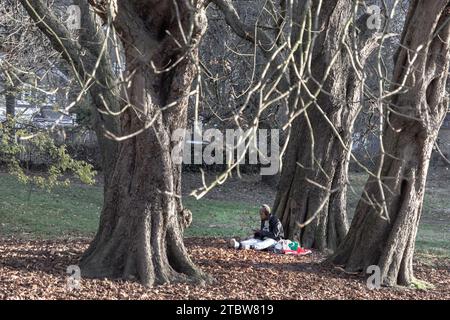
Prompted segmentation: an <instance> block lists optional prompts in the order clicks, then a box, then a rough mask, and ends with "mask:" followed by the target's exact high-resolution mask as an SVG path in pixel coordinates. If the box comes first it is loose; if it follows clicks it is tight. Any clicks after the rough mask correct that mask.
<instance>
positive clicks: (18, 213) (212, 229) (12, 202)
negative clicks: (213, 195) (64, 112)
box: [0, 174, 450, 257]
mask: <svg viewBox="0 0 450 320" xmlns="http://www.w3.org/2000/svg"><path fill="white" fill-rule="evenodd" d="M364 182H365V177H364V176H361V175H355V176H353V177H352V183H353V185H354V187H355V189H356V190H355V194H352V193H350V195H349V210H350V212H352V211H353V209H354V207H355V206H356V203H357V201H358V198H359V195H360V193H361V188H362V186H363V185H364ZM432 191H433V192H429V193H427V196H426V199H425V205H424V213H423V218H422V221H421V225H420V228H419V234H418V238H417V249H418V250H419V251H421V252H423V253H432V254H438V255H441V256H447V257H450V232H449V231H450V223H449V221H450V217H449V208H450V198H449V197H448V196H447V192H446V190H441V189H436V190H432ZM184 203H185V205H186V206H187V207H188V208H189V209H191V211H192V212H193V215H194V219H193V224H192V226H191V227H190V228H189V229H188V230H187V232H186V236H188V237H189V236H224V237H228V236H245V235H248V234H249V233H250V230H251V229H252V228H254V227H256V226H258V215H257V207H256V206H255V205H256V204H248V203H238V202H233V201H229V202H228V201H216V200H199V201H196V200H195V199H193V198H187V199H185V200H184ZM101 205H102V189H101V187H98V186H77V185H73V186H71V187H69V188H58V189H56V190H53V191H52V192H51V193H49V192H46V191H42V190H35V189H34V190H31V192H30V188H29V187H28V186H23V185H21V184H20V183H18V182H17V181H16V180H15V179H14V178H13V177H11V176H8V175H5V174H0V236H2V235H4V236H7V235H13V234H14V235H21V236H27V237H32V238H35V237H42V238H49V237H50V238H51V237H62V236H67V235H72V236H91V235H93V234H94V233H95V231H96V228H97V224H98V217H99V212H100V209H101Z"/></svg>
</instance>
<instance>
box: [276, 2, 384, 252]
mask: <svg viewBox="0 0 450 320" xmlns="http://www.w3.org/2000/svg"><path fill="white" fill-rule="evenodd" d="M299 3H301V1H299ZM301 9H302V8H301V6H300V5H299V6H298V7H297V8H296V11H295V10H294V13H293V15H294V16H297V15H300V12H301V11H302V10H301ZM303 10H304V9H303ZM312 10H313V12H314V13H315V12H317V3H315V4H314V5H313V9H312ZM296 12H297V13H296ZM351 16H352V1H350V0H339V1H325V2H323V3H322V8H321V11H320V14H319V16H318V19H319V21H318V26H317V30H321V33H320V34H319V35H318V37H317V38H316V39H315V42H314V51H313V56H312V58H311V59H312V61H311V64H312V65H311V70H312V73H313V74H312V75H313V77H314V79H315V80H316V81H319V82H321V81H322V79H324V78H325V74H326V69H327V68H328V67H329V66H330V65H331V64H332V60H333V58H334V56H335V55H337V58H336V60H335V61H334V64H333V66H332V67H331V72H330V74H329V75H328V77H327V78H326V79H325V81H324V85H323V89H324V90H325V91H326V92H329V93H330V94H326V93H320V94H319V96H318V98H317V100H316V102H315V103H316V104H317V105H315V103H314V102H313V103H312V105H310V106H309V107H308V109H307V111H305V112H304V113H303V114H300V115H299V116H297V117H296V118H295V119H294V121H293V122H292V127H291V135H290V139H289V142H288V146H287V151H286V154H285V156H284V159H283V167H282V173H281V178H280V183H279V187H278V193H277V197H276V200H275V203H274V210H275V212H276V213H277V215H278V216H279V217H280V219H281V221H282V223H283V226H284V228H285V232H286V234H285V235H286V237H288V238H290V239H295V240H298V241H300V243H301V244H302V245H303V246H305V247H310V248H316V249H319V250H325V249H329V250H334V249H335V248H336V247H337V245H339V243H340V242H341V241H342V239H343V238H344V236H345V235H346V233H347V230H348V222H347V214H346V202H347V201H346V200H347V199H346V190H347V188H346V185H347V181H348V165H349V152H348V150H351V143H352V139H351V136H352V130H353V125H354V123H355V120H356V117H357V115H358V113H359V111H360V108H361V99H362V98H363V97H362V90H361V87H362V79H359V78H358V77H357V76H356V72H355V70H354V69H353V67H352V65H351V62H350V58H349V53H348V52H347V51H346V50H345V49H344V48H343V47H342V45H341V41H342V38H343V36H344V35H345V34H348V32H349V30H348V28H347V23H348V22H349V20H350V19H351ZM363 25H364V23H363V24H362V26H363ZM298 32H300V31H299V30H296V29H295V28H294V30H293V33H294V35H295V34H296V33H298ZM360 37H361V39H360V47H361V50H360V52H359V55H360V61H361V64H362V65H364V63H365V61H366V59H367V58H368V56H369V55H370V53H371V52H372V51H373V49H374V48H375V47H376V41H375V40H374V38H371V37H370V36H369V37H367V34H364V35H363V34H361V35H360ZM297 59H298V56H297ZM294 77H295V76H294V75H292V77H291V78H294ZM306 85H307V87H308V89H309V90H310V92H315V91H316V90H317V88H318V87H317V84H316V83H315V82H314V80H309V81H308V83H307V84H306ZM304 91H305V90H304V89H303V88H302V89H300V97H301V100H302V101H300V102H297V100H295V98H296V97H292V98H291V101H294V102H293V103H292V104H291V113H295V112H297V111H298V110H301V109H303V108H304V107H305V105H306V104H307V103H309V102H311V98H310V97H309V96H308V94H307V93H304ZM319 107H320V108H321V110H319ZM322 112H323V113H324V114H325V115H326V116H327V117H328V118H329V120H330V121H331V123H332V125H330V124H329V123H327V121H326V119H325V117H324V115H323V114H322ZM332 126H334V129H333V127H332Z"/></svg>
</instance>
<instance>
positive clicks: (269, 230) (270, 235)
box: [228, 204, 284, 250]
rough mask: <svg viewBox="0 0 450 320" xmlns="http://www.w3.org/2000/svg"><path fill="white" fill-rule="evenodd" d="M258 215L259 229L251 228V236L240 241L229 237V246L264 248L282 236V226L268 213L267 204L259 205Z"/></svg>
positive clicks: (235, 247) (236, 247) (273, 243)
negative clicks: (252, 232) (259, 219)
mask: <svg viewBox="0 0 450 320" xmlns="http://www.w3.org/2000/svg"><path fill="white" fill-rule="evenodd" d="M259 215H260V218H261V229H260V230H256V229H255V230H253V231H254V235H253V237H252V238H249V239H247V240H244V241H242V242H239V241H237V240H236V239H230V241H229V243H228V245H229V247H230V248H234V249H255V250H264V249H268V248H270V247H272V246H274V245H275V244H276V243H277V242H278V241H279V240H281V239H283V238H284V231H283V226H282V224H281V222H280V220H279V219H278V218H277V217H276V216H275V215H274V214H271V213H270V207H269V206H268V205H267V204H263V205H262V206H261V208H260V209H259Z"/></svg>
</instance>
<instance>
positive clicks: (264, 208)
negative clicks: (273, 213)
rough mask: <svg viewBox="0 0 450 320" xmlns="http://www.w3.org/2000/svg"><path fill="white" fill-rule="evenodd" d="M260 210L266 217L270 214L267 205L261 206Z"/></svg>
mask: <svg viewBox="0 0 450 320" xmlns="http://www.w3.org/2000/svg"><path fill="white" fill-rule="evenodd" d="M260 209H262V210H264V212H265V213H266V214H267V215H269V214H270V207H269V206H268V205H267V204H263V205H261V208H260Z"/></svg>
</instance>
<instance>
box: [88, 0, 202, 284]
mask: <svg viewBox="0 0 450 320" xmlns="http://www.w3.org/2000/svg"><path fill="white" fill-rule="evenodd" d="M177 5H178V8H176V7H175V6H174V3H172V2H165V1H164V2H160V1H146V2H144V1H140V2H138V4H134V5H133V4H130V3H128V2H126V1H120V2H118V15H117V17H116V19H115V20H114V25H115V27H116V29H117V30H118V32H119V34H120V36H121V37H122V40H123V41H122V42H123V44H124V47H125V55H126V65H127V74H128V75H132V76H131V79H130V85H129V89H128V97H129V99H130V101H129V102H130V103H131V105H132V106H133V108H128V109H127V110H126V111H125V112H124V113H123V114H122V115H121V126H122V134H123V135H124V136H127V135H133V134H134V133H135V132H138V131H139V130H142V129H143V128H144V127H145V126H148V127H146V129H145V130H144V131H143V132H142V133H140V134H138V135H135V136H132V137H130V138H128V139H126V140H124V141H123V142H121V143H120V147H119V155H118V158H117V161H116V165H115V168H114V173H113V175H112V181H111V183H110V188H108V190H106V192H105V206H104V208H103V212H102V215H101V220H100V226H99V230H98V233H97V235H96V237H95V239H94V241H93V242H92V243H91V245H90V247H89V249H88V250H87V251H86V252H85V253H84V255H83V257H82V260H81V262H80V267H81V270H82V275H83V276H87V277H96V278H97V277H99V278H102V277H108V278H122V279H137V280H138V281H140V282H141V283H142V284H144V285H147V286H150V285H153V284H161V283H166V282H177V281H187V280H192V281H203V280H204V279H205V276H204V275H203V273H202V272H201V271H200V270H199V269H198V268H197V267H196V266H195V265H194V264H193V262H192V261H191V259H190V258H189V256H188V253H187V251H186V249H185V246H184V244H183V229H184V222H185V221H186V219H189V218H190V213H189V211H188V210H186V209H184V208H183V206H182V202H181V165H180V164H175V163H174V162H173V160H172V159H171V150H172V148H173V144H172V142H171V136H172V132H173V131H174V130H176V129H178V128H186V126H187V106H188V97H189V92H190V88H191V84H192V82H193V80H194V78H195V75H196V67H195V62H196V60H197V55H198V49H197V45H198V42H199V41H200V38H201V36H202V34H203V32H204V30H205V28H206V16H205V13H204V8H203V5H202V4H201V2H200V1H199V2H197V4H196V7H191V6H190V5H189V2H188V1H186V2H182V1H178V2H177ZM177 10H179V16H177V13H176V12H177ZM194 10H195V11H194ZM178 19H180V21H178ZM192 27H193V29H191V28H192ZM180 28H182V29H183V32H184V33H185V35H186V37H187V41H189V42H188V43H186V44H185V45H184V46H182V47H181V48H180V47H179V46H178V43H183V39H182V35H181V32H180ZM166 30H167V31H168V32H167V33H166ZM189 30H191V32H192V33H191V34H189ZM173 37H174V38H173ZM174 40H176V41H174ZM187 50H188V51H187ZM186 53H187V55H185V54H186ZM183 55H185V58H184V59H182V60H181V62H179V63H178V64H176V65H174V66H172V67H170V68H171V69H170V70H169V71H163V72H155V70H153V68H152V67H151V66H150V62H154V63H155V65H156V69H158V70H162V69H164V68H167V67H169V66H171V65H172V64H173V63H174V62H176V61H180V58H181V57H183ZM171 104H173V105H172V106H170V107H167V106H169V105H171ZM152 122H153V123H152Z"/></svg>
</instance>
